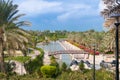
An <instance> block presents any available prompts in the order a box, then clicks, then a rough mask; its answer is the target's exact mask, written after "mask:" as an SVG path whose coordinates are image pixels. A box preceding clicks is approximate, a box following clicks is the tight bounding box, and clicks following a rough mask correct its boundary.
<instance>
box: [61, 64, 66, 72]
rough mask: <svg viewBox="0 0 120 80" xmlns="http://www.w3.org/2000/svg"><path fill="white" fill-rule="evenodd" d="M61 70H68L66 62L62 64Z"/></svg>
mask: <svg viewBox="0 0 120 80" xmlns="http://www.w3.org/2000/svg"><path fill="white" fill-rule="evenodd" d="M61 70H62V71H66V70H67V65H66V63H65V62H63V63H62V66H61Z"/></svg>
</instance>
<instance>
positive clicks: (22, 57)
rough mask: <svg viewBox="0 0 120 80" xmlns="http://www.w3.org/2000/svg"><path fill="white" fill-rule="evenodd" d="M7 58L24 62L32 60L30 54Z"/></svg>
mask: <svg viewBox="0 0 120 80" xmlns="http://www.w3.org/2000/svg"><path fill="white" fill-rule="evenodd" d="M5 60H15V61H18V62H22V63H24V62H26V61H28V60H30V57H29V56H26V57H25V56H17V57H7V58H5Z"/></svg>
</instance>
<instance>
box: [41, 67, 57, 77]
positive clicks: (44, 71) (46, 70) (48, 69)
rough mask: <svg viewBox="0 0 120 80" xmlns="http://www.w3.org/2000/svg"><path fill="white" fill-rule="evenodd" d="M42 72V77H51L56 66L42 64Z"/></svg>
mask: <svg viewBox="0 0 120 80" xmlns="http://www.w3.org/2000/svg"><path fill="white" fill-rule="evenodd" d="M40 70H41V72H42V74H43V76H44V77H53V76H54V75H55V73H56V67H55V66H48V65H46V66H42V67H41V68H40Z"/></svg>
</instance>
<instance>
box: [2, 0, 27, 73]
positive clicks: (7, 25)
mask: <svg viewBox="0 0 120 80" xmlns="http://www.w3.org/2000/svg"><path fill="white" fill-rule="evenodd" d="M17 8H18V6H17V5H16V4H13V1H12V0H7V1H6V0H0V68H1V71H2V72H5V66H4V51H7V50H8V51H10V50H12V49H13V50H15V49H24V48H25V43H27V42H28V39H27V38H26V37H27V36H28V33H26V32H25V31H24V30H22V29H20V28H19V26H23V25H28V24H29V22H26V21H18V19H19V17H21V16H23V15H24V14H19V15H17V13H18V10H17ZM6 49H7V50H6Z"/></svg>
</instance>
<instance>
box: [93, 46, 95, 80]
mask: <svg viewBox="0 0 120 80" xmlns="http://www.w3.org/2000/svg"><path fill="white" fill-rule="evenodd" d="M93 80H95V45H94V53H93Z"/></svg>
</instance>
